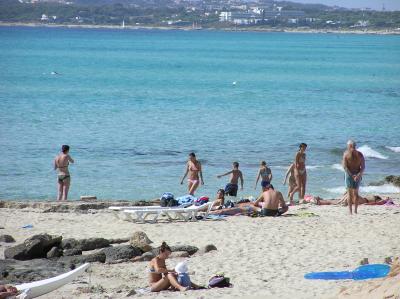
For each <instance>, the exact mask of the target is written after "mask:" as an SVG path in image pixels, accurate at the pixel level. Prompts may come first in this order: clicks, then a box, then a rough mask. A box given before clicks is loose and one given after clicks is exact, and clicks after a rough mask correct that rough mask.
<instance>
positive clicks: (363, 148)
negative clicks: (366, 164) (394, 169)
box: [358, 145, 388, 160]
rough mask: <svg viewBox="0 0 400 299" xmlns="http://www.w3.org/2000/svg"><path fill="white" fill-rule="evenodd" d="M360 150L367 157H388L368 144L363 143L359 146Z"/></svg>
mask: <svg viewBox="0 0 400 299" xmlns="http://www.w3.org/2000/svg"><path fill="white" fill-rule="evenodd" d="M358 150H359V151H360V152H362V154H363V155H364V157H366V158H375V159H384V160H386V159H387V158H388V157H387V156H384V155H382V154H381V153H379V152H377V151H376V150H373V149H372V148H370V147H369V146H368V145H363V146H360V147H359V148H358Z"/></svg>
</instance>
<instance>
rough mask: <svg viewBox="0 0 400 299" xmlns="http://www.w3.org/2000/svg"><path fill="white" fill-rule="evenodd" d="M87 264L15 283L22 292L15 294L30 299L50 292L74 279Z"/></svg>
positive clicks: (82, 271)
mask: <svg viewBox="0 0 400 299" xmlns="http://www.w3.org/2000/svg"><path fill="white" fill-rule="evenodd" d="M89 266H90V264H89V263H86V264H83V265H82V266H80V267H78V268H76V269H74V270H72V271H69V272H67V273H64V274H61V275H58V276H56V277H52V278H48V279H44V280H39V281H34V282H30V283H23V284H20V285H16V286H15V287H16V288H17V290H18V291H19V292H22V294H20V295H18V296H17V298H24V299H30V298H36V297H39V296H42V295H44V294H47V293H50V292H52V291H54V290H56V289H58V288H60V287H62V286H63V285H65V284H67V283H70V282H71V281H73V280H74V279H76V278H77V277H78V276H79V275H81V274H83V273H84V272H85V270H86V269H87V268H89Z"/></svg>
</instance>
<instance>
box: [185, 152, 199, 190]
mask: <svg viewBox="0 0 400 299" xmlns="http://www.w3.org/2000/svg"><path fill="white" fill-rule="evenodd" d="M186 176H188V191H189V194H190V195H194V192H195V191H196V190H197V188H198V187H199V185H200V180H201V184H202V185H204V180H203V172H202V169H201V163H200V161H198V160H197V159H196V155H195V153H190V154H189V160H188V161H187V163H186V172H185V174H184V175H183V178H182V180H181V185H182V184H183V180H184V179H185V178H186Z"/></svg>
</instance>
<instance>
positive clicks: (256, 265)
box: [0, 194, 400, 298]
mask: <svg viewBox="0 0 400 299" xmlns="http://www.w3.org/2000/svg"><path fill="white" fill-rule="evenodd" d="M391 196H392V197H393V198H396V199H395V202H396V203H397V204H399V203H400V200H399V198H400V196H399V194H397V195H396V194H394V195H391ZM45 207H46V204H45V203H44V204H43V203H42V204H40V203H37V204H29V205H27V207H25V208H15V207H14V208H13V207H4V205H3V208H0V226H1V227H4V228H3V229H1V230H0V233H1V234H10V235H12V236H13V237H14V238H15V239H16V243H21V242H23V240H25V239H26V238H28V237H30V236H33V235H35V234H39V233H48V234H52V235H62V236H63V238H77V239H81V238H87V237H103V238H125V237H129V236H130V235H131V234H132V233H134V232H135V231H143V232H145V233H146V234H147V235H148V237H149V238H150V239H151V240H152V241H153V242H154V244H153V246H154V247H157V246H159V245H160V244H161V242H162V241H166V242H167V243H168V244H170V245H178V244H185V245H194V246H197V247H199V248H201V247H204V246H205V245H207V244H214V245H215V246H216V247H217V249H218V250H217V251H211V252H209V253H204V254H198V253H196V254H194V255H193V256H191V257H190V258H187V260H188V265H189V269H190V271H194V272H195V274H194V275H192V280H193V281H194V282H196V283H199V284H203V285H204V284H206V283H207V281H208V279H209V278H210V276H212V275H213V273H215V272H221V271H222V272H224V273H225V275H226V276H228V277H230V278H231V282H232V283H233V287H232V288H225V289H209V290H198V291H187V292H183V293H178V292H172V291H165V292H162V293H158V294H155V293H152V294H146V295H135V297H140V298H155V297H157V298H234V297H236V298H338V296H339V292H340V291H341V290H343V288H350V289H351V291H349V292H348V294H347V295H343V294H341V296H342V297H341V298H357V297H358V296H357V295H356V294H357V292H358V291H359V290H360V288H361V289H362V288H363V287H364V286H367V285H368V284H370V282H365V281H364V282H353V281H312V280H306V279H304V278H303V276H304V274H305V273H307V272H311V271H333V270H338V271H339V270H349V269H354V268H356V267H357V266H359V263H360V261H361V260H362V259H364V258H368V259H369V262H370V263H383V261H384V259H385V258H386V257H395V256H400V239H399V238H398V231H399V228H400V226H399V223H400V207H398V206H361V207H360V209H359V214H358V215H353V216H350V215H348V210H347V208H345V207H339V206H312V205H300V206H296V207H291V208H290V210H289V213H290V215H289V216H286V217H277V218H269V217H266V218H251V217H247V216H233V217H229V218H226V220H219V221H212V220H206V221H198V222H164V221H161V222H159V223H156V224H147V223H146V224H137V223H131V222H127V221H123V220H120V219H117V218H116V217H115V215H113V214H112V213H111V212H110V211H108V210H107V209H102V210H88V211H87V212H85V213H79V212H72V211H69V212H64V213H60V212H48V211H47V212H44V211H45V210H46V208H45ZM305 212H312V213H314V214H315V216H311V217H310V216H307V215H309V214H307V213H305ZM26 224H32V225H33V228H30V229H23V228H21V227H22V226H23V225H26ZM16 243H11V244H10V245H9V244H7V245H6V244H4V243H3V244H2V243H0V258H1V259H3V258H4V255H3V253H4V249H5V248H6V247H7V246H12V245H14V244H16ZM181 260H182V258H173V259H170V260H168V261H167V262H168V263H167V264H168V266H170V267H173V266H174V265H175V264H176V263H177V262H179V261H181ZM147 268H148V262H136V263H132V262H124V263H120V264H107V263H106V264H101V263H93V265H92V267H91V274H90V275H89V274H85V275H83V276H81V277H80V278H79V279H78V281H76V282H74V283H71V284H69V285H66V286H64V287H62V288H60V289H58V290H57V291H55V292H53V293H51V294H49V295H46V296H44V297H42V298H72V297H73V298H124V297H126V295H127V293H128V292H129V291H130V290H132V289H136V288H144V287H146V286H147V273H146V270H147ZM376 281H379V280H376ZM376 281H375V283H376ZM88 284H90V285H92V286H99V285H100V286H102V288H103V292H100V291H99V292H98V293H90V294H88V293H84V292H82V291H81V289H82V288H83V287H87V286H88ZM80 288H81V289H80ZM393 289H394V291H393V292H394V294H396V293H395V292H396V289H395V288H393ZM357 290H358V291H357ZM397 292H399V287H398V286H397ZM367 293H368V292H367ZM368 294H370V293H368ZM351 295H352V296H353V297H351ZM354 296H355V297H354ZM371 296H372V295H371ZM371 296H370V297H368V295H365V294H364V295H363V296H362V298H377V297H376V295H373V297H371ZM382 296H383V295H382ZM394 296H395V295H394ZM394 296H393V297H390V298H398V297H394ZM397 296H399V293H397ZM382 298H383V297H382Z"/></svg>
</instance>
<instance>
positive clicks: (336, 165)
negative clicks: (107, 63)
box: [331, 163, 344, 171]
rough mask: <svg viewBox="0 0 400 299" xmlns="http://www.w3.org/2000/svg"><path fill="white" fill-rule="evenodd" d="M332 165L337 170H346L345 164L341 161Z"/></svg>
mask: <svg viewBox="0 0 400 299" xmlns="http://www.w3.org/2000/svg"><path fill="white" fill-rule="evenodd" d="M331 167H332V168H333V169H336V170H340V171H344V169H343V166H342V165H341V164H339V163H336V164H333V165H332V166H331Z"/></svg>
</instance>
